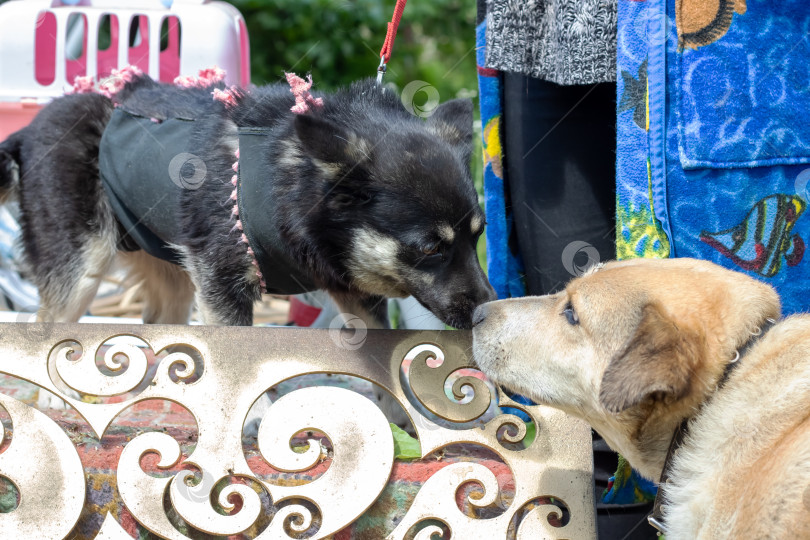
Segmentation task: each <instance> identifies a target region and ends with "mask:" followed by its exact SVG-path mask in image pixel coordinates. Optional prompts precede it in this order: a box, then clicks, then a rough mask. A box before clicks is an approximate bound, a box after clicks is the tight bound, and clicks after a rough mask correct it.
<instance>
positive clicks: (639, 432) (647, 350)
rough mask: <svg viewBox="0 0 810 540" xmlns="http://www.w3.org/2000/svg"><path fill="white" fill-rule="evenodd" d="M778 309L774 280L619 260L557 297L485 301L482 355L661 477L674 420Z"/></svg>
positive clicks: (479, 315) (690, 263)
mask: <svg viewBox="0 0 810 540" xmlns="http://www.w3.org/2000/svg"><path fill="white" fill-rule="evenodd" d="M779 316H780V304H779V297H778V296H777V294H776V293H775V292H774V290H773V289H772V288H771V287H769V286H767V285H765V284H763V283H760V282H758V281H756V280H754V279H752V278H750V277H748V276H746V275H744V274H741V273H737V272H732V271H730V270H726V269H723V268H721V267H719V266H717V265H715V264H712V263H709V262H706V261H698V260H693V259H665V260H645V259H642V260H635V261H626V262H614V263H608V264H606V265H604V266H603V267H601V268H599V269H597V270H595V271H592V272H590V273H589V274H587V275H585V276H583V277H581V278H577V279H575V280H573V281H571V282H570V283H569V284H568V286H567V287H566V289H565V291H562V292H560V293H557V294H554V295H550V296H542V297H528V298H520V299H513V300H502V301H499V302H491V303H488V304H485V305H484V306H481V307H480V308H479V310H478V311H477V312H476V316H475V318H474V321H475V327H474V329H473V352H474V356H475V360H476V362H477V363H478V365H479V366H480V367H481V369H482V370H483V371H484V372H485V373H486V374H487V375H488V376H489V377H490V378H492V379H493V380H494V381H495V382H496V383H498V384H501V385H503V386H505V387H507V388H509V389H511V390H513V391H516V392H518V393H521V394H524V395H527V396H529V397H531V398H532V399H533V400H535V401H536V402H538V403H543V404H546V405H551V406H553V407H557V408H559V409H562V410H564V411H566V412H568V413H570V414H573V415H575V416H578V417H580V418H583V419H584V420H586V421H588V422H589V423H590V424H591V425H592V426H593V427H594V428H595V429H596V430H597V431H598V432H599V433H600V434H601V435H602V436H603V437H604V438H605V440H606V441H607V442H608V444H610V445H611V446H612V447H613V448H614V449H616V450H618V451H619V452H621V453H622V454H623V455H624V456H625V457H626V458H627V459H628V461H630V463H631V464H632V465H633V466H634V467H635V468H636V469H638V470H639V471H640V472H641V473H642V474H644V475H645V476H647V477H649V478H653V479H655V480H657V479H658V475H659V474H660V472H661V468H662V467H663V462H664V459H665V455H666V451H667V447H668V445H669V441H670V439H671V437H672V434H673V432H674V430H675V427H676V426H677V425H678V423H679V422H680V421H681V420H682V419H683V418H685V417H687V416H689V415H691V414H692V413H693V412H694V411H695V409H696V408H697V407H698V406H699V404H700V403H701V402H702V401H704V400H705V399H706V398H707V397H708V396H709V395H710V393H711V392H712V391H713V390H714V388H715V385H716V383H717V381H718V380H719V378H720V376H721V375H722V373H723V370H724V368H725V366H726V365H727V364H728V363H729V362H730V361H731V360H732V359H733V358H734V356H735V351H736V350H738V349H739V348H740V347H742V346H743V345H744V344H745V343H746V342H747V341H748V339H749V338H750V337H751V333H752V332H755V331H756V328H757V327H760V326H761V325H762V324H763V323H764V322H765V320H766V319H767V318H778V317H779Z"/></svg>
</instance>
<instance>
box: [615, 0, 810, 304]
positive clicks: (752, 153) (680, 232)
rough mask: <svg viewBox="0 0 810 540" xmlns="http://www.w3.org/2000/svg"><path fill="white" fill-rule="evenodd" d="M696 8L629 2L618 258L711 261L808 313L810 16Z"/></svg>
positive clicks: (664, 0) (727, 6) (796, 10)
mask: <svg viewBox="0 0 810 540" xmlns="http://www.w3.org/2000/svg"><path fill="white" fill-rule="evenodd" d="M694 2H698V0H688V1H687V0H684V1H682V2H675V1H674V0H648V1H632V0H620V2H619V32H618V63H617V64H618V75H619V78H618V81H619V82H618V109H617V113H618V119H617V120H618V141H619V142H618V149H617V151H618V160H617V221H618V223H617V225H618V226H617V251H618V255H619V258H631V257H697V258H701V259H708V260H712V261H714V262H717V263H719V264H722V265H724V266H726V267H729V268H732V269H735V270H741V271H744V272H747V273H749V274H751V275H752V276H755V277H757V278H759V279H761V280H763V281H765V282H767V283H769V284H771V285H773V286H774V287H776V289H777V290H778V291H779V293H780V294H781V296H782V301H783V306H784V311H785V313H794V312H799V311H805V310H806V309H807V307H808V305H810V262H808V261H807V260H805V257H804V255H805V243H806V239H807V238H808V233H810V217H808V216H804V215H803V214H804V211H805V209H806V206H807V200H808V181H810V123H809V122H807V121H806V119H807V117H808V115H809V114H810V70H808V69H807V66H808V65H810V39H808V37H807V36H808V34H810V5H808V4H807V3H806V1H805V0H784V1H782V2H779V3H775V2H748V6H747V8H746V5H745V2H742V1H741V0H729V2H721V3H720V4H721V5H722V6H723V9H724V11H723V12H722V13H719V12H718V13H702V14H701V13H698V14H697V15H696V14H695V13H696V12H700V11H701V9H702V10H703V11H704V12H705V11H706V10H708V9H709V8H707V7H705V5H704V4H702V3H699V4H700V7H701V8H700V9H697V10H690V9H689V8H690V4H693V3H694ZM676 4H678V8H679V9H680V10H682V11H677V12H676ZM695 5H698V4H695ZM701 15H703V16H702V17H701Z"/></svg>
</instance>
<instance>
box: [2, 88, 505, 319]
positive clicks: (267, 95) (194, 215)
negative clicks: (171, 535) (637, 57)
mask: <svg viewBox="0 0 810 540" xmlns="http://www.w3.org/2000/svg"><path fill="white" fill-rule="evenodd" d="M214 90H216V91H217V92H218V93H219V92H224V93H222V94H220V95H224V96H225V97H226V98H227V99H225V100H224V101H217V100H215V99H212V91H214ZM322 98H323V104H322V105H321V106H312V107H311V108H310V110H309V111H308V112H306V113H304V114H294V113H293V112H291V108H292V107H293V106H294V105H295V104H296V98H295V97H294V96H293V94H292V93H291V92H290V87H288V86H286V85H270V86H267V87H262V88H258V89H255V90H253V91H251V92H245V91H240V90H235V89H232V90H231V91H228V90H227V89H224V88H223V86H222V85H221V84H219V85H215V86H201V87H197V88H180V87H177V86H174V85H165V84H158V83H155V82H154V81H152V80H151V79H149V78H148V77H146V76H136V77H133V78H132V79H130V80H129V82H128V83H127V84H126V85H125V86H124V87H123V89H121V90H120V91H119V92H118V93H116V94H115V95H114V96H112V99H109V98H108V97H105V96H102V95H98V94H80V95H72V96H66V97H63V98H60V99H57V100H55V101H53V102H52V103H51V104H50V105H48V106H47V107H46V108H45V109H44V110H43V111H42V112H41V113H40V114H39V115H38V116H37V117H36V118H35V119H34V121H33V122H32V123H31V125H29V126H28V127H26V128H24V129H22V130H20V131H18V132H17V133H15V134H13V135H12V136H11V137H9V139H7V140H6V141H5V142H3V143H2V144H0V187H2V189H3V191H4V196H5V197H9V196H11V195H16V196H17V198H18V199H19V204H20V210H21V225H22V242H23V245H24V246H23V247H24V256H25V260H26V263H27V265H26V266H27V272H28V274H29V276H30V277H31V279H32V280H33V281H34V283H35V284H36V285H37V287H38V288H39V291H40V296H41V300H42V307H41V310H42V311H41V312H40V318H41V319H46V320H54V321H75V320H76V319H78V318H79V317H80V316H81V315H82V314H84V313H85V312H86V310H87V307H88V305H89V303H90V301H91V300H92V298H93V296H94V295H95V293H96V290H97V288H98V284H99V280H100V278H101V276H103V275H104V274H105V272H106V271H107V270H108V269H109V267H110V266H111V265H112V263H113V261H114V260H115V259H116V257H117V256H119V255H121V256H123V260H124V261H125V262H126V263H128V264H129V265H130V267H131V269H132V271H133V272H134V273H135V274H136V276H138V277H141V278H144V286H145V293H146V297H147V298H146V308H145V311H144V321H145V322H149V323H157V322H161V323H185V322H187V320H188V317H189V313H190V308H191V304H192V302H193V300H194V296H195V292H196V300H197V306H198V309H199V311H200V313H201V314H202V317H203V319H204V321H205V322H206V323H209V324H230V325H249V324H251V323H252V317H253V313H252V312H253V304H254V302H255V301H256V300H257V299H258V298H259V297H260V295H261V293H262V292H263V291H265V290H266V291H269V292H275V293H297V292H302V291H305V290H312V289H317V288H321V289H325V290H327V291H328V292H329V293H330V294H331V295H332V296H333V297H334V299H335V300H336V302H337V303H338V305H339V306H340V307H341V309H342V310H343V311H344V312H347V313H353V314H355V315H357V316H358V317H360V318H361V319H363V320H364V321H365V322H366V324H368V325H369V326H370V327H380V326H382V325H383V324H384V321H385V320H386V310H385V306H386V303H385V302H384V301H383V299H384V298H385V297H401V296H407V295H413V296H414V297H416V298H417V299H418V300H419V301H420V302H421V303H422V304H423V305H424V306H425V307H427V308H428V309H429V310H431V311H432V312H433V313H435V314H436V315H437V316H438V317H439V318H440V319H441V320H443V321H444V322H445V323H446V324H449V325H452V326H455V327H459V328H469V327H470V326H471V318H472V312H473V310H474V309H475V307H476V306H478V305H479V304H481V303H483V302H486V301H489V300H493V299H494V297H495V295H494V292H493V290H492V287H491V286H490V285H489V283H488V281H487V279H486V277H485V275H484V273H483V271H482V269H481V267H480V266H479V264H478V260H477V257H476V252H475V245H476V242H477V240H478V237H479V235H480V234H481V232H482V230H483V227H484V216H483V213H482V212H481V210H480V208H479V205H478V201H477V196H476V192H475V190H474V188H473V183H472V180H471V178H470V171H469V161H470V152H471V141H472V105H471V103H470V102H469V101H462V100H453V101H449V102H447V103H444V104H442V105H441V106H439V107H438V108H437V109H436V110H435V113H434V114H433V115H432V116H431V117H430V118H429V119H427V120H426V121H424V120H421V119H420V118H417V117H414V116H412V115H411V114H409V113H408V112H407V111H406V110H405V108H404V107H403V105H402V104H401V103H400V101H399V99H398V98H397V96H395V95H394V94H393V93H392V92H391V91H383V90H382V88H381V87H379V86H377V85H376V84H375V82H374V81H371V80H369V81H362V82H358V83H355V84H353V85H352V86H350V87H349V88H347V89H343V90H340V91H338V92H336V93H334V94H330V95H324V96H322ZM308 99H310V100H314V99H315V98H314V97H312V96H310V97H309V98H308ZM237 150H238V156H239V157H238V160H237V157H236V155H237ZM237 161H238V166H237V165H235V162H237ZM235 171H238V174H236V173H235ZM237 185H238V187H235V186H237ZM174 263H176V264H174Z"/></svg>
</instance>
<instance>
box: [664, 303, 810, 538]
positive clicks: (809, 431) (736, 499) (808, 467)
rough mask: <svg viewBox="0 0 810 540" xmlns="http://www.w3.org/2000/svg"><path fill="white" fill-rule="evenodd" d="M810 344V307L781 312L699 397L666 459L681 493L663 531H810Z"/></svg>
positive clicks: (689, 534)
mask: <svg viewBox="0 0 810 540" xmlns="http://www.w3.org/2000/svg"><path fill="white" fill-rule="evenodd" d="M808 351H810V316H808V315H804V316H794V317H790V318H788V319H786V320H784V321H782V322H780V323H779V324H777V325H776V326H775V327H774V328H773V329H771V330H770V331H769V332H768V334H767V335H766V336H765V337H763V339H762V341H761V342H760V343H758V344H756V345H755V346H754V347H753V348H752V349H751V350H750V351H748V354H746V355H745V356H744V357H743V358H742V360H741V361H740V365H739V366H737V367H736V368H735V369H734V371H733V372H732V374H731V376H730V377H729V380H728V381H727V382H726V384H725V385H724V386H723V388H722V390H721V391H720V392H719V393H717V394H715V395H714V396H712V398H711V399H710V400H709V401H708V402H707V403H706V405H705V406H704V410H703V411H701V413H700V414H699V415H698V417H697V418H696V419H695V421H694V424H693V425H692V426H691V427H690V433H691V436H690V438H689V440H688V441H687V442H686V444H684V447H683V453H684V454H686V455H687V456H688V459H682V460H679V459H677V458H676V459H675V460H674V462H673V468H672V477H673V478H674V479H675V481H674V482H673V484H672V485H671V487H670V488H669V489H670V491H669V493H671V494H672V497H673V499H678V500H684V501H688V502H686V503H685V504H675V505H672V507H671V511H670V512H668V513H667V514H666V517H667V523H668V524H670V537H672V538H707V539H708V538H712V539H714V538H752V539H765V538H773V539H782V538H810V356H809V355H808ZM694 456H701V457H706V459H701V460H695V459H694ZM690 525H691V526H690ZM693 527H697V528H693Z"/></svg>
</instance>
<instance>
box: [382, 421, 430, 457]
mask: <svg viewBox="0 0 810 540" xmlns="http://www.w3.org/2000/svg"><path fill="white" fill-rule="evenodd" d="M389 425H390V426H391V435H393V437H394V458H395V459H401V460H404V461H408V460H411V459H420V458H421V457H422V447H421V446H420V444H419V441H418V440H417V439H414V438H413V437H411V436H410V435H408V433H407V432H406V431H404V430H403V429H401V428H400V427H399V426H397V425H396V424H389Z"/></svg>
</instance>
